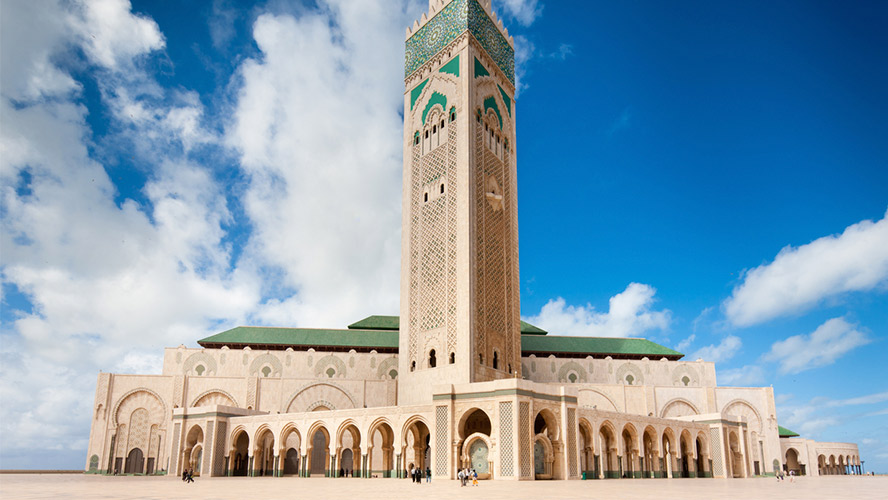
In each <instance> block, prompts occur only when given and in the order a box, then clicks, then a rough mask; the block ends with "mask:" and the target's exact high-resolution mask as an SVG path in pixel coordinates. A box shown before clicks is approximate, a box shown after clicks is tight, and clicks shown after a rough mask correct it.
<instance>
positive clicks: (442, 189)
mask: <svg viewBox="0 0 888 500" xmlns="http://www.w3.org/2000/svg"><path fill="white" fill-rule="evenodd" d="M441 194H444V183H443V182H442V183H441ZM686 385H687V384H686Z"/></svg>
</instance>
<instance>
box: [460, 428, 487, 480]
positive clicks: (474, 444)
mask: <svg viewBox="0 0 888 500" xmlns="http://www.w3.org/2000/svg"><path fill="white" fill-rule="evenodd" d="M492 449H493V445H492V444H491V441H490V436H488V435H486V434H482V433H480V432H476V433H474V434H470V435H469V436H468V437H467V438H466V439H465V442H464V444H463V446H462V453H461V456H460V464H461V465H462V466H463V467H470V468H473V469H475V472H477V473H478V479H488V478H489V477H490V465H491V462H492V460H491V459H492V457H491V456H490V450H492Z"/></svg>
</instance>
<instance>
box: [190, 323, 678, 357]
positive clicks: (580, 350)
mask: <svg viewBox="0 0 888 500" xmlns="http://www.w3.org/2000/svg"><path fill="white" fill-rule="evenodd" d="M372 318H389V319H388V320H387V321H388V323H386V322H385V321H386V320H383V319H374V320H372V321H371V319H372ZM391 318H395V320H397V316H371V317H370V318H367V319H365V320H362V321H359V322H358V323H355V324H353V325H351V326H350V327H349V328H350V329H349V330H329V329H318V328H273V327H264V326H239V327H237V328H232V329H231V330H226V331H224V332H222V333H217V334H216V335H212V336H210V337H207V338H205V339H201V340H199V341H198V342H197V343H198V344H200V345H201V346H203V347H209V348H219V347H222V346H228V347H229V348H231V349H241V348H243V347H245V346H250V347H252V348H256V349H259V348H265V349H286V348H287V347H293V348H294V349H298V350H307V349H309V348H314V349H317V350H334V351H348V350H350V349H355V350H356V351H362V352H368V351H371V350H376V351H377V352H391V353H395V352H398V331H397V330H383V329H375V330H374V329H371V328H364V329H357V328H352V327H353V326H355V325H357V324H364V322H365V321H366V322H368V323H367V324H370V325H373V324H374V322H375V325H376V327H377V328H382V326H383V325H386V324H388V325H391V324H392V323H391V322H392V319H391ZM529 326H531V325H529ZM534 328H535V327H534ZM541 331H542V330H541ZM521 351H522V354H523V355H525V356H527V355H530V354H536V355H538V356H548V355H549V354H555V355H559V356H569V357H586V356H589V355H594V356H599V357H600V356H613V357H615V358H626V357H630V358H640V357H644V356H647V357H650V358H652V359H657V358H661V357H666V358H667V359H679V358H681V357H682V356H684V355H683V354H681V353H680V352H677V351H673V350H672V349H669V348H667V347H663V346H661V345H659V344H655V343H654V342H651V341H649V340H645V339H624V338H601V337H556V336H551V335H544V334H525V335H521Z"/></svg>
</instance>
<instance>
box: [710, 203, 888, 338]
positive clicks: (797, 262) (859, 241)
mask: <svg viewBox="0 0 888 500" xmlns="http://www.w3.org/2000/svg"><path fill="white" fill-rule="evenodd" d="M886 216H888V212H886ZM886 282H888V217H883V218H882V219H881V220H879V221H876V222H872V221H869V220H865V221H862V222H858V223H856V224H853V225H851V226H848V227H847V228H846V229H845V231H844V232H842V234H839V235H832V236H825V237H823V238H819V239H817V240H814V241H812V242H811V243H808V244H807V245H802V246H800V247H795V248H794V247H791V246H787V247H785V248H783V249H782V250H780V252H779V253H778V254H777V257H776V258H775V259H774V261H773V262H771V263H769V264H764V265H762V266H759V267H757V268H755V269H752V270H750V271H748V272H746V273H745V276H744V278H743V282H742V283H741V284H740V285H738V286H737V287H736V288H734V290H733V293H732V294H731V297H729V298H728V299H727V300H725V302H724V304H723V307H724V310H725V314H726V316H727V318H728V320H729V321H730V322H731V323H732V324H733V325H735V326H749V325H754V324H758V323H762V322H764V321H768V320H770V319H773V318H776V317H779V316H784V315H787V314H793V313H798V312H801V311H804V310H807V309H810V308H811V307H814V306H815V305H817V304H818V303H820V302H821V301H822V300H824V299H826V298H829V297H835V296H837V295H840V294H842V293H846V292H855V291H867V290H872V289H873V288H875V287H877V286H880V285H885V284H886Z"/></svg>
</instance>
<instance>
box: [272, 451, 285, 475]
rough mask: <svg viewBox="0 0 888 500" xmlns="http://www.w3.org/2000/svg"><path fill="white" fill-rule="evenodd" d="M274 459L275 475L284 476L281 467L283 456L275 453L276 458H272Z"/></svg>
mask: <svg viewBox="0 0 888 500" xmlns="http://www.w3.org/2000/svg"><path fill="white" fill-rule="evenodd" d="M272 460H273V463H274V477H282V476H283V475H284V471H282V470H281V469H280V464H281V456H280V455H275V456H274V458H272Z"/></svg>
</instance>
